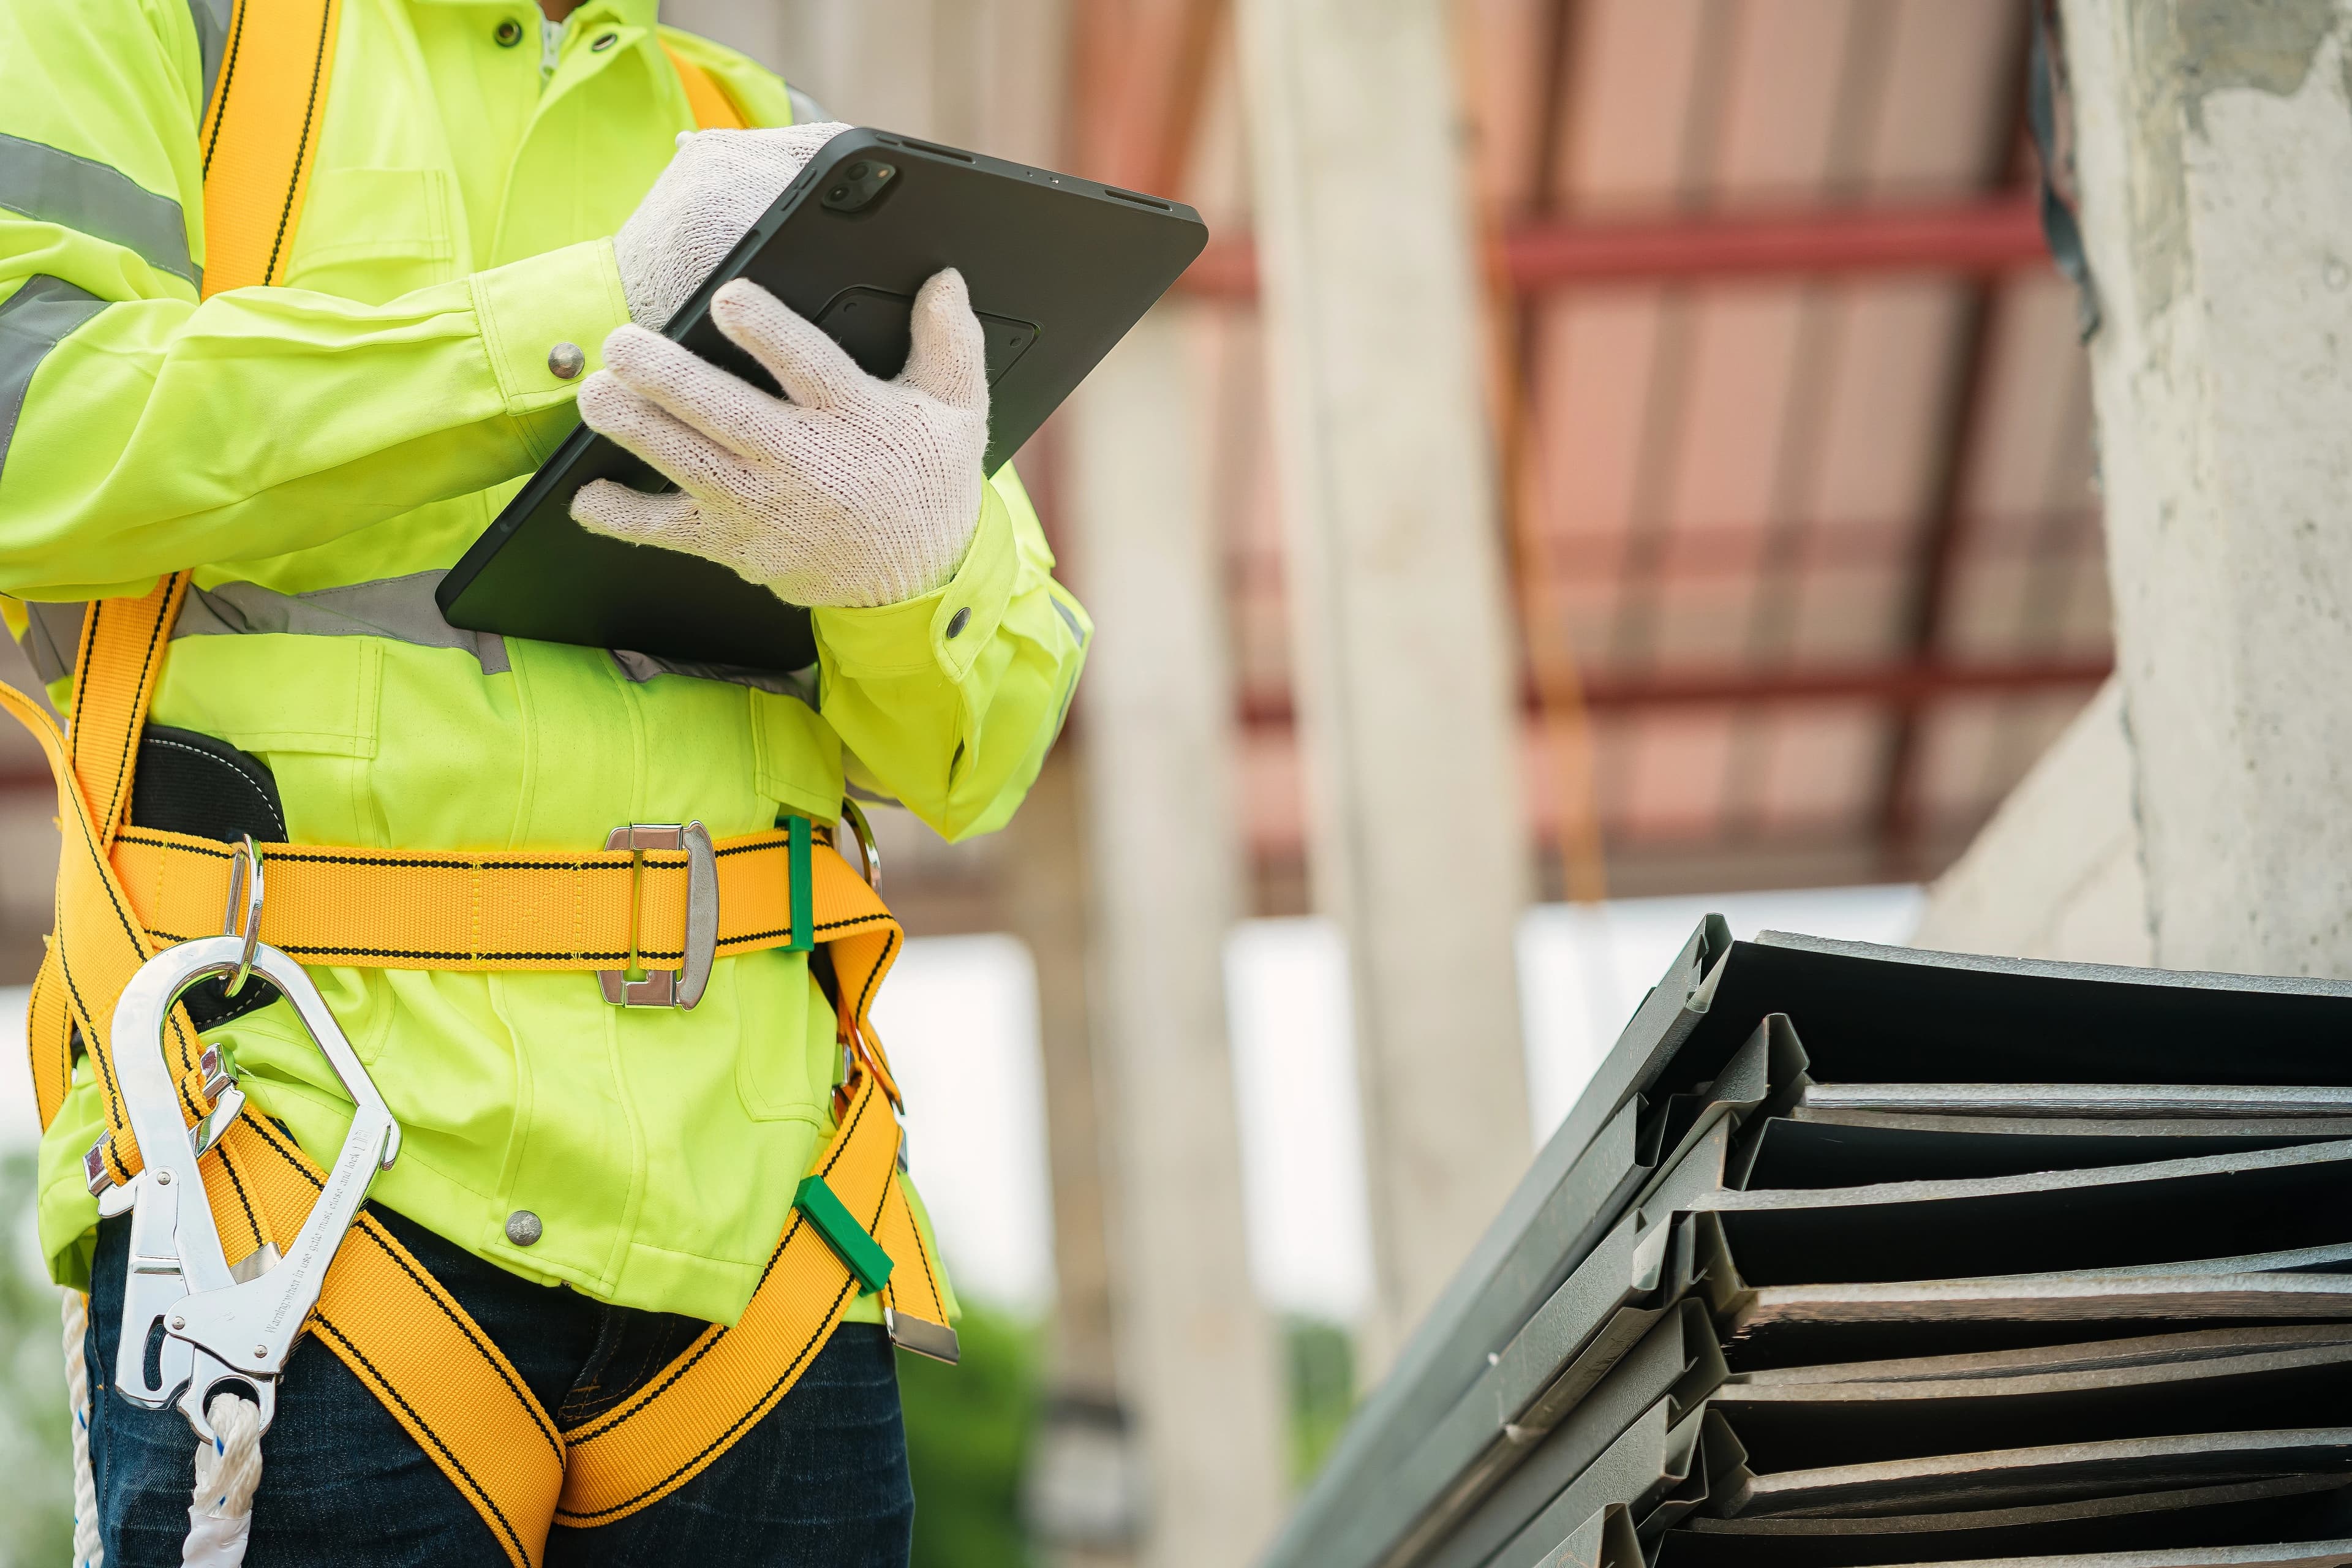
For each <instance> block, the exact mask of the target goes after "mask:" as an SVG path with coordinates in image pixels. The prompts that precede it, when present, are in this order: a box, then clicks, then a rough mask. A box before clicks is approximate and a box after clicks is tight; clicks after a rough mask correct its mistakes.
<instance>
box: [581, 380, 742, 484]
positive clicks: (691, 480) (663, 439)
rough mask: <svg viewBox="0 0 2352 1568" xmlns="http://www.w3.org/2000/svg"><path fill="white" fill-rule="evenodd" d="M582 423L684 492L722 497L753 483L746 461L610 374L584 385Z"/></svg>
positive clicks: (582, 389)
mask: <svg viewBox="0 0 2352 1568" xmlns="http://www.w3.org/2000/svg"><path fill="white" fill-rule="evenodd" d="M580 417H581V419H582V421H583V423H585V424H586V425H587V426H588V427H589V428H590V429H592V430H593V431H595V432H596V433H597V434H598V435H600V436H604V437H609V438H610V439H612V440H613V441H615V442H617V443H619V444H620V445H621V446H622V447H626V448H627V449H628V450H629V451H632V452H635V454H636V455H637V456H638V457H640V458H644V459H645V460H646V462H648V463H651V464H652V465H653V466H654V467H655V468H658V469H659V470H661V472H662V474H663V475H664V476H665V477H667V479H669V481H670V482H671V483H672V484H675V485H677V487H678V488H679V489H685V490H688V491H691V492H692V493H694V494H696V495H722V494H727V493H730V492H737V491H741V490H744V489H750V488H751V485H752V483H753V479H752V476H751V474H750V473H749V472H748V471H747V468H746V465H745V464H744V462H743V461H742V459H741V458H738V457H736V455H735V454H734V453H732V452H730V451H729V450H728V449H727V448H726V447H722V446H720V445H719V443H718V442H716V441H713V440H712V439H711V438H710V437H708V436H705V435H704V434H702V432H700V431H699V430H697V429H696V428H694V426H691V425H688V424H687V423H686V422H685V421H684V420H681V419H679V418H677V417H676V416H673V415H670V414H667V413H665V412H664V411H663V410H661V409H660V408H658V407H656V406H655V405H654V404H653V403H652V402H651V401H650V400H649V399H647V398H645V397H641V396H639V395H637V394H635V393H634V392H631V391H630V390H629V389H628V388H627V387H625V386H624V385H622V384H621V383H620V381H619V380H618V379H617V378H615V377H614V375H613V374H612V373H611V372H609V371H598V372H597V373H596V374H594V375H592V376H590V377H589V378H588V379H587V380H586V381H585V382H583V383H582V384H581V386H580Z"/></svg>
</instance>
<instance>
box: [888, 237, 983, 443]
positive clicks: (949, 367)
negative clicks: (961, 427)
mask: <svg viewBox="0 0 2352 1568" xmlns="http://www.w3.org/2000/svg"><path fill="white" fill-rule="evenodd" d="M898 379H899V381H900V382H901V383H903V384H906V385H908V386H911V387H913V388H915V390H917V391H918V392H928V393H929V394H930V395H932V396H933V397H936V398H938V399H939V400H940V402H941V403H944V404H946V405H948V406H949V407H950V408H961V409H962V410H964V411H965V412H967V413H971V414H985V413H987V412H988V338H987V336H986V334H985V333H984V332H983V331H982V329H981V325H980V318H979V317H978V316H975V315H974V314H972V310H971V290H970V289H967V288H965V286H964V281H963V274H962V273H961V272H958V271H957V270H956V269H955V268H952V267H950V268H948V269H947V270H945V271H944V272H937V273H934V274H932V276H931V279H930V281H929V282H927V283H925V284H924V285H923V287H922V290H921V291H920V292H919V293H918V294H917V295H916V296H915V321H914V345H913V347H911V348H910V349H908V353H907V368H906V369H905V370H903V371H901V372H899V374H898Z"/></svg>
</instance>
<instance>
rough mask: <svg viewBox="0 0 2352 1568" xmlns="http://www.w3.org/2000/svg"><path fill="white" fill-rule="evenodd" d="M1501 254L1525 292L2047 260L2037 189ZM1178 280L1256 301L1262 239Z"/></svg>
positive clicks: (1535, 241) (1506, 245) (1633, 230)
mask: <svg viewBox="0 0 2352 1568" xmlns="http://www.w3.org/2000/svg"><path fill="white" fill-rule="evenodd" d="M1503 253H1504V265H1505V270H1506V272H1507V275H1508V277H1509V278H1510V280H1511V285H1512V287H1513V288H1515V289H1518V290H1519V291H1520V292H1522V293H1537V292H1540V291H1542V290H1545V289H1559V288H1567V287H1571V286H1575V285H1580V284H1596V283H1654V282H1659V281H1664V280H1675V279H1679V280H1685V281H1709V282H1720V281H1724V280H1727V279H1741V278H1792V277H1856V276H1865V275H1869V274H1874V273H1879V274H1884V273H1903V272H1932V273H1939V274H1944V275H1959V276H1975V277H1984V276H1989V275H1993V274H1998V273H2003V272H2011V271H2015V270H2018V269H2020V268H2028V267H2038V266H2042V265H2045V264H2047V262H2048V261H2049V259H2050V253H2049V251H2048V249H2047V248H2046V247H2044V246H2043V244H2042V220H2041V216H2040V215H2039V213H2038V212H2037V210H2036V208H2035V205H2034V203H2033V201H2032V198H2031V197H2029V196H2000V197H1995V198H1992V199H1989V200H1987V199H1978V200H1971V201H1966V202H1948V203H1945V204H1942V205H1935V206H1903V207H1864V208H1855V209H1852V210H1845V209H1838V210H1830V211H1811V212H1794V213H1788V212H1784V213H1759V214H1749V215H1741V216H1722V217H1714V216H1706V217H1677V218H1672V219H1667V220H1664V221H1658V222H1644V223H1591V222H1577V223H1561V222H1556V221H1554V222H1541V223H1531V224H1524V225H1521V226H1517V227H1515V228H1513V229H1512V230H1510V231H1509V232H1508V233H1507V234H1506V235H1505V236H1504V238H1503ZM1177 287H1178V288H1180V289H1183V290H1185V291H1186V292H1188V293H1190V294H1192V295H1195V296H1197V297H1200V298H1204V299H1213V300H1249V299H1254V298H1255V296H1256V294H1257V250H1256V245H1255V241H1254V240H1252V239H1251V238H1250V237H1247V236H1241V237H1235V238H1232V239H1220V240H1215V241H1213V242H1212V243H1211V244H1210V246H1209V247H1208V248H1207V249H1206V250H1204V251H1202V253H1201V258H1200V259H1199V260H1197V261H1195V262H1193V263H1192V270H1191V271H1189V272H1187V273H1185V274H1184V276H1183V279H1181V281H1180V282H1179V283H1178V285H1177Z"/></svg>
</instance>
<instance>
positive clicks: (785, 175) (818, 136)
mask: <svg viewBox="0 0 2352 1568" xmlns="http://www.w3.org/2000/svg"><path fill="white" fill-rule="evenodd" d="M848 129H849V127H848V126H846V125H843V124H839V123H837V122H827V123H824V124H819V125H794V126H792V127H791V128H789V129H787V130H783V131H701V132H695V131H688V132H680V133H679V135H678V139H677V155H676V156H674V157H672V158H671V159H670V161H669V166H668V167H667V168H666V169H664V170H663V171H662V172H661V178H659V179H657V180H656V181H655V182H654V188H653V189H652V190H650V191H647V192H646V199H645V200H644V201H641V202H639V203H638V204H637V210H636V211H635V212H633V213H631V214H630V215H629V221H628V222H626V223H625V224H623V225H622V226H621V232H620V233H618V234H616V235H614V237H613V258H614V260H615V261H617V262H619V263H620V266H621V291H622V293H623V294H624V295H625V296H626V297H627V299H628V301H629V319H630V320H631V321H635V322H636V323H637V325H639V326H641V327H651V328H653V329H654V330H655V331H660V330H661V329H662V328H664V327H666V326H667V325H669V319H670V318H671V317H672V316H674V315H676V314H677V308H678V307H679V306H680V305H683V304H685V303H686V302H687V300H689V299H691V298H693V296H694V291H695V290H696V289H699V288H701V287H702V280H703V279H706V278H708V277H709V276H710V269H711V268H714V267H716V266H718V265H719V263H720V262H722V261H724V260H726V259H727V253H728V252H729V251H730V250H732V249H734V248H735V242H736V241H737V240H739V239H740V238H742V237H743V236H744V235H745V234H747V233H749V232H750V230H751V226H752V225H753V224H755V223H757V222H759V221H760V215H761V214H762V213H764V212H766V211H767V210H768V208H769V207H770V206H772V205H774V203H775V200H776V198H777V197H778V196H780V195H783V194H784V187H785V186H786V185H789V184H792V183H793V178H794V177H795V176H797V175H798V174H800V172H801V170H802V169H803V167H805V166H806V165H807V163H808V161H809V160H810V159H811V158H814V157H815V156H816V153H817V149H818V148H820V147H822V146H824V144H825V143H826V142H830V141H832V140H833V139H834V138H835V137H836V136H838V135H840V134H841V133H842V132H845V131H846V130H848Z"/></svg>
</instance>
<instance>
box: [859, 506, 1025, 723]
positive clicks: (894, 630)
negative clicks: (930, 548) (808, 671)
mask: <svg viewBox="0 0 2352 1568" xmlns="http://www.w3.org/2000/svg"><path fill="white" fill-rule="evenodd" d="M1020 565H1021V558H1020V552H1019V551H1018V549H1017V548H1016V547H1015V545H1014V543H1013V514H1012V512H1011V511H1010V510H1007V509H1006V507H1005V504H1004V500H1003V497H1002V496H999V495H998V494H997V493H996V487H995V486H993V485H983V486H982V487H981V502H980V526H979V527H978V528H977V529H975V530H974V531H972V536H971V544H970V545H969V546H967V547H966V548H965V550H964V552H963V564H962V565H961V566H958V567H957V568H956V574H955V575H954V576H953V577H950V578H949V579H948V582H947V585H946V586H945V587H942V588H939V589H936V590H934V591H933V592H931V593H929V594H925V595H922V596H921V597H920V598H916V599H908V600H905V601H903V602H901V603H899V604H896V605H881V606H879V607H877V608H875V609H867V610H856V609H819V610H817V611H815V612H814V616H813V618H814V622H815V625H816V640H817V647H819V648H820V649H821V650H822V651H823V652H824V656H825V662H826V663H827V664H828V665H830V666H831V667H832V668H833V671H834V673H835V674H837V675H842V676H845V677H847V678H848V679H853V680H856V679H866V678H870V677H876V676H892V675H914V674H918V673H920V672H921V671H923V670H926V669H931V668H936V669H938V670H939V671H940V673H941V674H944V675H945V676H946V677H947V678H948V679H949V680H950V681H954V682H959V683H960V682H961V681H962V679H963V678H964V677H965V676H967V675H969V674H971V667H972V664H973V662H974V661H975V660H977V659H978V658H980V655H981V650H982V649H983V648H985V647H987V646H988V645H989V644H990V643H991V642H992V641H993V640H994V639H995V637H996V628H997V626H998V624H999V623H1001V622H1002V621H1003V619H1004V608H1005V606H1006V605H1009V604H1011V603H1012V602H1013V581H1014V579H1015V577H1016V576H1017V575H1018V574H1019V571H1020Z"/></svg>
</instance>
